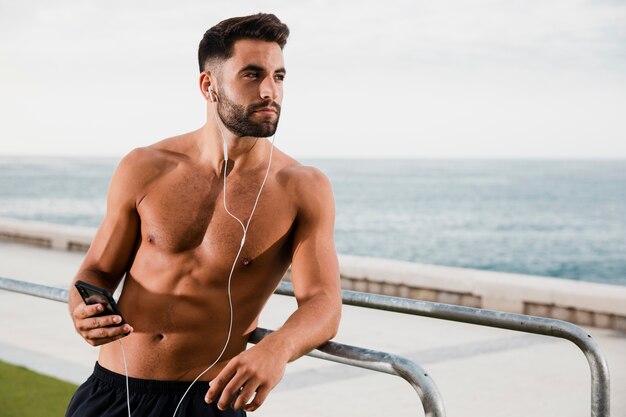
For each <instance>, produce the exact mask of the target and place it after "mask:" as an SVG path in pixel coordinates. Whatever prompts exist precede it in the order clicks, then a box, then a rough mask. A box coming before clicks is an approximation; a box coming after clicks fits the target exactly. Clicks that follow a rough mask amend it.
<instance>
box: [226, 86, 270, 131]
mask: <svg viewBox="0 0 626 417" xmlns="http://www.w3.org/2000/svg"><path fill="white" fill-rule="evenodd" d="M263 107H273V108H274V109H276V120H275V121H273V122H272V121H263V122H253V121H252V120H250V116H251V115H252V113H254V111H255V110H259V109H262V108H263ZM217 114H218V115H219V116H220V119H221V120H222V123H224V126H226V127H227V128H228V130H230V131H231V132H233V133H234V134H235V135H237V136H239V137H242V136H252V137H255V138H267V137H270V136H273V135H274V133H275V132H276V127H277V126H278V119H280V105H279V104H278V103H274V102H273V101H271V100H267V101H264V102H262V103H258V104H251V105H249V106H248V107H244V106H242V105H240V104H235V103H234V102H232V101H231V100H229V99H228V98H227V97H226V95H225V94H224V93H222V94H220V98H219V101H218V103H217Z"/></svg>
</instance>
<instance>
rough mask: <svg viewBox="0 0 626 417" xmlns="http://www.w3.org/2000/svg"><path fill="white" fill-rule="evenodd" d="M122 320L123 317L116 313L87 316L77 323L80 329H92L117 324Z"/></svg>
mask: <svg viewBox="0 0 626 417" xmlns="http://www.w3.org/2000/svg"><path fill="white" fill-rule="evenodd" d="M121 322H122V317H120V316H116V315H108V316H100V317H93V318H86V319H83V320H80V321H79V322H77V323H76V327H77V328H78V330H91V329H97V328H100V327H107V326H116V325H118V324H120V323H121Z"/></svg>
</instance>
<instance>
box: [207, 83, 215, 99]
mask: <svg viewBox="0 0 626 417" xmlns="http://www.w3.org/2000/svg"><path fill="white" fill-rule="evenodd" d="M207 92H208V93H209V100H211V103H214V102H215V99H214V98H213V89H212V88H211V86H209V88H208V89H207Z"/></svg>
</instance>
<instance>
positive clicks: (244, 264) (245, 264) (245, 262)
mask: <svg viewBox="0 0 626 417" xmlns="http://www.w3.org/2000/svg"><path fill="white" fill-rule="evenodd" d="M241 263H242V264H243V266H248V265H250V264H251V263H252V259H250V258H248V257H247V256H246V257H245V258H243V259H242V260H241Z"/></svg>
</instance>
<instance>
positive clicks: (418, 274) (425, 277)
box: [0, 219, 626, 331]
mask: <svg viewBox="0 0 626 417" xmlns="http://www.w3.org/2000/svg"><path fill="white" fill-rule="evenodd" d="M95 232H96V229H94V228H88V227H75V226H65V225H55V224H49V223H41V222H31V221H21V220H13V219H0V240H5V241H11V242H16V243H21V244H28V245H35V246H43V247H48V248H54V249H61V250H69V251H83V252H85V251H87V249H88V248H89V245H90V244H91V240H92V238H93V236H94V234H95ZM339 264H340V273H341V283H342V287H343V288H344V289H347V290H353V291H364V292H371V293H377V294H385V295H391V296H398V297H405V298H413V299H417V300H423V301H434V302H440V303H446V304H456V305H464V306H468V307H475V308H485V309H490V310H500V311H508V312H512V313H522V314H530V315H534V316H542V317H552V318H556V319H561V320H566V321H569V322H572V323H577V324H580V325H583V326H594V327H601V328H612V329H616V330H622V331H626V286H619V285H608V284H596V283H590V282H583V281H574V280H570V279H560V278H547V277H538V276H532V275H522V274H511V273H505V272H493V271H481V270H475V269H465V268H452V267H445V266H437V265H426V264H418V263H412V262H403V261H395V260H390V259H377V258H368V257H361V256H352V255H340V256H339ZM290 277H291V272H290V271H289V272H287V274H286V276H285V279H290Z"/></svg>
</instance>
